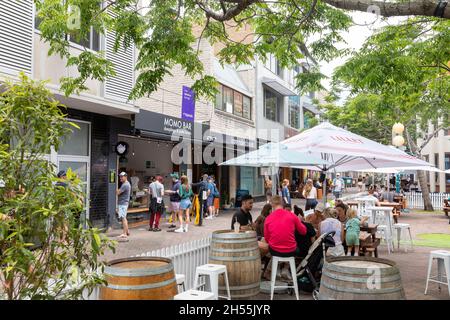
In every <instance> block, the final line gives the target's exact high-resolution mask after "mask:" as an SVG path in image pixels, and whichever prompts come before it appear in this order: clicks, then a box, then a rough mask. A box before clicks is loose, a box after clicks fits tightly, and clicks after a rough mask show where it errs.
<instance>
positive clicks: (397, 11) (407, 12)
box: [323, 0, 450, 19]
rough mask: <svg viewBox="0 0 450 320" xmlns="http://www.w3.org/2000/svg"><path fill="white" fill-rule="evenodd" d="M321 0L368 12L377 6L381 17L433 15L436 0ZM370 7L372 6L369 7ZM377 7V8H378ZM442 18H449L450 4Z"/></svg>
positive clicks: (337, 6) (340, 7) (339, 6)
mask: <svg viewBox="0 0 450 320" xmlns="http://www.w3.org/2000/svg"><path fill="white" fill-rule="evenodd" d="M323 2H325V3H327V4H329V5H330V6H333V7H336V8H339V9H344V10H355V11H363V12H370V11H367V9H368V8H369V7H371V6H375V7H374V8H376V7H378V8H379V12H373V13H376V14H380V15H381V16H383V17H398V16H429V17H433V16H434V11H435V9H436V5H437V2H436V1H434V0H417V1H408V2H384V1H372V0H323ZM371 8H372V7H371ZM378 8H377V9H378ZM442 18H445V19H450V6H447V7H446V8H445V10H444V14H443V16H442Z"/></svg>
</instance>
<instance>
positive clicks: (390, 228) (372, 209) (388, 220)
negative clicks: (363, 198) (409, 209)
mask: <svg viewBox="0 0 450 320" xmlns="http://www.w3.org/2000/svg"><path fill="white" fill-rule="evenodd" d="M393 209H394V207H379V206H369V207H366V210H368V211H370V212H371V217H370V219H371V220H370V223H373V224H380V223H379V222H378V221H377V213H378V212H383V213H384V217H385V218H386V223H382V224H386V227H387V231H388V233H389V241H391V242H392V248H394V243H393V234H394V230H393V222H392V220H393V217H392V210H393Z"/></svg>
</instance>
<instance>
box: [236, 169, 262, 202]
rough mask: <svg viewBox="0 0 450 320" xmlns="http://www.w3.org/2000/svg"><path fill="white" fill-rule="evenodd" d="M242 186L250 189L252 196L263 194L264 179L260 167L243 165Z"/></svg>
mask: <svg viewBox="0 0 450 320" xmlns="http://www.w3.org/2000/svg"><path fill="white" fill-rule="evenodd" d="M240 175H241V181H240V188H241V189H244V190H248V191H249V192H250V194H251V195H252V196H259V195H262V194H263V187H262V186H263V180H262V177H261V176H260V175H258V168H252V167H241V174H240Z"/></svg>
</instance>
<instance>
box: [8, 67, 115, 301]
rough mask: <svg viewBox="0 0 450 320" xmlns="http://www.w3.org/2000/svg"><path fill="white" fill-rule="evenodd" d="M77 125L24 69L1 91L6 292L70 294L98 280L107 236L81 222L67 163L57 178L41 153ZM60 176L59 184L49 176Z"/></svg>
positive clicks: (76, 184)
mask: <svg viewBox="0 0 450 320" xmlns="http://www.w3.org/2000/svg"><path fill="white" fill-rule="evenodd" d="M72 129H75V130H76V129H77V126H76V125H75V124H73V123H70V122H68V121H67V119H66V116H65V114H64V113H63V111H62V107H61V106H60V104H59V103H58V102H57V101H55V100H54V99H53V98H52V96H51V94H50V92H49V91H48V90H47V89H46V88H45V83H43V82H34V81H32V80H30V79H28V78H27V77H26V76H25V75H23V74H22V75H21V76H20V82H18V83H12V82H7V83H6V84H5V86H4V91H3V92H2V93H0V180H2V181H3V182H4V184H5V187H2V188H0V265H1V266H2V268H1V270H0V292H1V293H5V295H6V297H7V298H8V299H55V298H68V299H69V298H70V299H76V298H79V297H80V296H81V293H82V291H83V290H84V289H88V290H92V288H93V287H94V286H96V285H98V284H101V283H104V280H103V279H102V276H101V274H97V273H96V272H95V271H96V270H97V269H101V268H102V266H103V263H102V262H100V261H99V260H98V257H99V256H100V255H102V254H103V253H104V251H105V250H106V249H113V248H114V243H113V242H111V241H109V240H108V239H107V238H106V236H105V235H102V234H100V232H99V230H97V229H95V228H83V226H82V225H83V223H82V221H81V220H82V218H83V214H82V213H83V210H84V195H83V192H82V190H81V186H80V179H79V178H78V177H77V176H76V174H75V173H73V172H71V171H70V170H69V171H68V172H67V180H64V184H62V183H61V182H62V181H59V179H57V178H55V170H56V168H55V167H54V165H53V164H52V163H50V162H49V161H48V160H47V159H46V158H45V155H46V154H49V152H50V149H51V148H52V147H54V148H55V149H56V150H58V148H59V147H60V145H61V141H62V140H63V139H62V138H63V137H64V136H66V135H67V134H69V133H70V132H71V130H72ZM57 182H59V184H56V183H57Z"/></svg>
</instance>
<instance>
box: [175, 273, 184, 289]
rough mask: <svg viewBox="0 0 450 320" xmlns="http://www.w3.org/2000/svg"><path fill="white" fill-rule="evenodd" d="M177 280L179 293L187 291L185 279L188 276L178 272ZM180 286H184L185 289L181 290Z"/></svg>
mask: <svg viewBox="0 0 450 320" xmlns="http://www.w3.org/2000/svg"><path fill="white" fill-rule="evenodd" d="M175 280H176V281H177V287H178V293H180V292H183V291H186V287H185V285H184V281H185V280H186V276H185V275H184V274H176V275H175ZM180 287H182V288H183V291H180Z"/></svg>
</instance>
